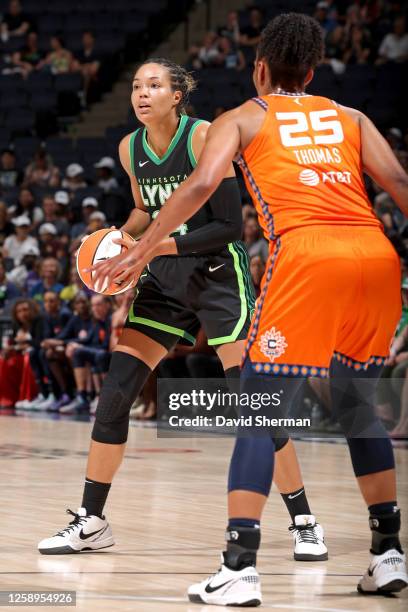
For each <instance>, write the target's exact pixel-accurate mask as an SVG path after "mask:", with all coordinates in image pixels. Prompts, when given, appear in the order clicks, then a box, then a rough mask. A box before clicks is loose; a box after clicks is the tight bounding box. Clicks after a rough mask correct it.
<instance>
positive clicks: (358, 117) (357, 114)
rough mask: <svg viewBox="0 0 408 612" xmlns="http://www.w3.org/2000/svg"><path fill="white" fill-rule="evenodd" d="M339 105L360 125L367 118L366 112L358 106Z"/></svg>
mask: <svg viewBox="0 0 408 612" xmlns="http://www.w3.org/2000/svg"><path fill="white" fill-rule="evenodd" d="M337 106H338V107H339V108H340V109H341V110H342V111H343V112H344V113H346V115H348V116H349V117H350V118H351V119H353V121H354V122H355V123H357V124H358V125H360V124H361V122H362V121H363V120H364V119H367V117H366V116H365V115H364V113H362V112H361V111H359V110H357V109H356V108H350V106H343V105H342V104H338V105H337Z"/></svg>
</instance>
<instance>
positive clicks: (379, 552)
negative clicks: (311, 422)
mask: <svg viewBox="0 0 408 612" xmlns="http://www.w3.org/2000/svg"><path fill="white" fill-rule="evenodd" d="M381 370H382V367H381V366H379V365H375V364H372V365H370V366H369V367H368V368H367V369H366V370H361V369H360V370H359V371H356V370H354V369H353V367H349V366H347V365H345V364H343V363H341V362H339V361H337V360H333V362H332V366H331V375H332V385H331V388H332V391H331V393H332V406H333V410H334V411H335V414H336V415H337V418H338V420H339V422H340V424H341V426H342V429H343V431H344V433H345V435H346V438H347V442H348V445H349V449H350V455H351V461H352V464H353V469H354V473H355V475H356V478H357V482H358V485H359V488H360V491H361V493H362V496H363V498H364V501H365V502H366V504H367V508H368V513H369V526H370V529H371V534H372V538H371V549H370V552H371V555H372V557H371V564H370V568H369V570H368V571H367V572H366V574H365V575H364V577H363V578H362V580H361V581H360V583H359V585H358V589H359V591H360V592H363V593H364V592H369V593H371V592H384V593H390V592H397V591H400V590H401V589H403V588H404V587H406V586H407V584H408V576H407V572H406V568H405V555H404V554H403V551H402V548H401V542H400V539H399V532H400V528H401V514H400V510H399V508H398V504H397V486H396V474H395V461H394V453H393V448H392V444H391V441H390V438H389V435H388V433H387V431H386V429H385V427H384V425H383V423H382V422H381V421H380V419H379V418H378V416H377V415H376V412H375V388H376V385H377V382H378V378H379V377H380V375H381Z"/></svg>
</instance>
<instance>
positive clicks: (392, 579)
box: [357, 548, 408, 595]
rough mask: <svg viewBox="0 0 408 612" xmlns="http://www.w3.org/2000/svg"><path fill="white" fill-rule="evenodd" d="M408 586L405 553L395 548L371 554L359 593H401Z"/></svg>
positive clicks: (359, 585)
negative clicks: (378, 553) (380, 553)
mask: <svg viewBox="0 0 408 612" xmlns="http://www.w3.org/2000/svg"><path fill="white" fill-rule="evenodd" d="M407 586H408V575H407V566H406V564H405V555H404V554H403V553H400V552H399V551H398V550H396V549H395V548H393V549H391V550H387V551H386V552H385V553H383V554H382V555H371V560H370V565H369V568H368V570H367V571H366V573H365V574H364V576H363V577H362V579H361V580H360V582H359V583H358V585H357V590H358V591H359V593H365V594H374V593H377V594H384V595H389V594H390V593H399V591H402V589H405V588H406V587H407Z"/></svg>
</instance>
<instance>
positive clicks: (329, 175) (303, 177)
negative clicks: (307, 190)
mask: <svg viewBox="0 0 408 612" xmlns="http://www.w3.org/2000/svg"><path fill="white" fill-rule="evenodd" d="M298 179H299V182H300V183H302V185H307V186H308V187H315V186H316V185H318V184H319V183H320V181H321V182H322V183H332V184H334V183H348V184H350V183H351V172H342V171H337V170H330V171H329V172H321V173H320V176H319V173H318V172H316V171H315V170H312V169H311V168H309V169H305V170H302V171H301V172H300V174H299V177H298Z"/></svg>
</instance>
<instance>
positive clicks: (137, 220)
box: [119, 134, 150, 238]
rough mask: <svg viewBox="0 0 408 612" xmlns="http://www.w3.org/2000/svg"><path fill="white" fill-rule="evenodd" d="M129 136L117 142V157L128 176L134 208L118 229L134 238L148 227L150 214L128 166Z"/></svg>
mask: <svg viewBox="0 0 408 612" xmlns="http://www.w3.org/2000/svg"><path fill="white" fill-rule="evenodd" d="M130 137H131V134H128V135H127V136H125V137H124V138H123V139H122V140H121V142H120V144H119V159H120V163H121V164H122V166H123V169H124V170H125V172H127V174H128V176H129V180H130V187H131V189H132V195H133V200H134V203H135V208H134V209H133V210H132V212H131V213H130V215H129V218H128V220H127V221H126V223H125V224H124V225H122V227H121V228H120V229H121V230H123V231H125V232H127V233H128V234H130V235H131V236H133V238H136V237H137V236H139V235H140V234H142V233H143V232H144V231H145V229H146V228H147V227H148V225H149V223H150V216H149V214H148V213H147V212H146V208H145V206H144V204H143V200H142V196H141V195H140V189H139V185H138V184H137V180H136V177H135V175H134V174H133V172H132V169H131V167H130V153H129V143H130Z"/></svg>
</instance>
